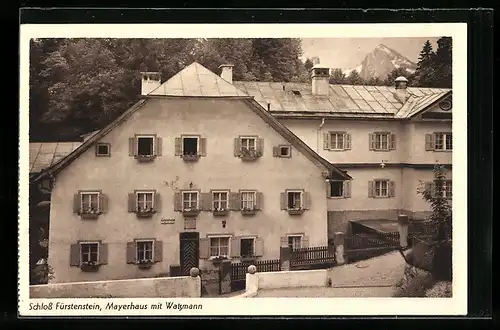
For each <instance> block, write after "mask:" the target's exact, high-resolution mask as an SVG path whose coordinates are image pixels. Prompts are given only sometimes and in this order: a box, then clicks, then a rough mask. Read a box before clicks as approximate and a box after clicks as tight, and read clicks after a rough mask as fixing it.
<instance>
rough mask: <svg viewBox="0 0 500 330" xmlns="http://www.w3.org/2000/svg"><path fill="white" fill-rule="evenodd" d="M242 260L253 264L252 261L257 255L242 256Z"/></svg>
mask: <svg viewBox="0 0 500 330" xmlns="http://www.w3.org/2000/svg"><path fill="white" fill-rule="evenodd" d="M240 260H241V262H244V263H250V264H251V263H252V262H254V261H256V260H257V257H256V256H241V258H240Z"/></svg>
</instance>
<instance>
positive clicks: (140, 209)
mask: <svg viewBox="0 0 500 330" xmlns="http://www.w3.org/2000/svg"><path fill="white" fill-rule="evenodd" d="M159 206H160V194H159V193H158V192H157V191H156V190H135V191H134V192H133V193H129V194H128V211H129V212H132V213H136V215H137V217H140V218H149V217H152V216H153V214H154V213H156V212H158V210H159Z"/></svg>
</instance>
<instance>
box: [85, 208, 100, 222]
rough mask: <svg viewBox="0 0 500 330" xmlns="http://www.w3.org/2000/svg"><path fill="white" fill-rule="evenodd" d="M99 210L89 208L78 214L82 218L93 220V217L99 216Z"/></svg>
mask: <svg viewBox="0 0 500 330" xmlns="http://www.w3.org/2000/svg"><path fill="white" fill-rule="evenodd" d="M99 214H100V213H99V212H98V211H97V210H90V211H84V212H82V213H81V214H80V216H81V217H82V219H90V220H94V219H97V218H98V217H99Z"/></svg>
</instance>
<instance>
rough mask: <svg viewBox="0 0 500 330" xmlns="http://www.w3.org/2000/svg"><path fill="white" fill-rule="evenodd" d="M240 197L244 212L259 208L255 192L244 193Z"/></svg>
mask: <svg viewBox="0 0 500 330" xmlns="http://www.w3.org/2000/svg"><path fill="white" fill-rule="evenodd" d="M240 196H241V209H242V210H253V209H254V208H255V207H256V206H257V198H256V196H257V193H256V192H255V191H242V192H241V194H240Z"/></svg>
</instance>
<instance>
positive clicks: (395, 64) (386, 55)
mask: <svg viewBox="0 0 500 330" xmlns="http://www.w3.org/2000/svg"><path fill="white" fill-rule="evenodd" d="M398 68H405V69H406V70H407V71H408V72H410V73H414V72H415V69H416V68H417V64H416V63H413V62H412V61H410V60H409V59H408V58H406V57H404V56H403V55H401V54H400V53H398V52H397V51H395V50H394V49H391V48H389V47H387V46H385V45H382V44H380V45H378V46H377V47H375V49H374V50H373V51H372V52H371V53H369V54H367V55H366V57H365V59H364V60H363V61H362V62H361V64H360V65H358V66H357V67H355V68H350V69H342V72H344V74H345V75H346V76H348V75H349V74H350V73H351V72H352V71H353V70H356V71H358V73H359V74H360V75H361V77H362V78H363V79H369V78H372V77H379V78H381V79H385V77H387V75H388V74H389V73H391V72H392V71H393V70H394V69H398Z"/></svg>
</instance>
